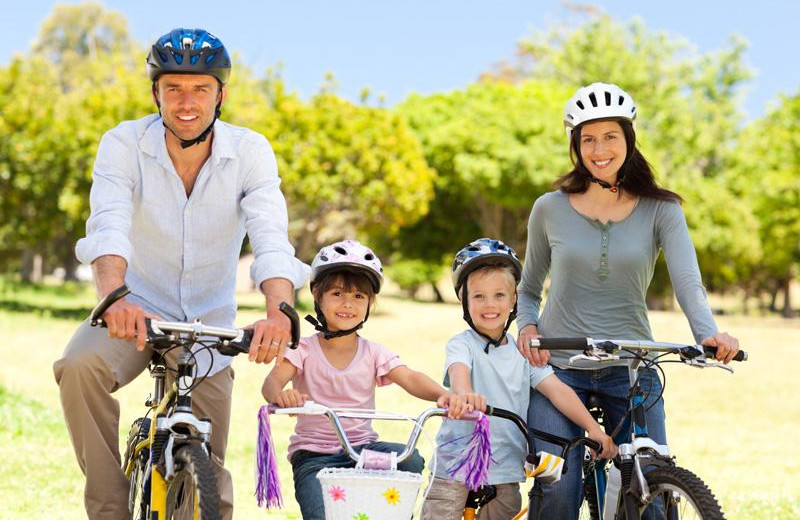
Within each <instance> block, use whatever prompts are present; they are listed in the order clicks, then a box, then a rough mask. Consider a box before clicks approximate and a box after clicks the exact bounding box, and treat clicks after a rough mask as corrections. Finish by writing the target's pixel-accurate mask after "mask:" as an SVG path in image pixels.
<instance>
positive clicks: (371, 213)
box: [250, 74, 434, 260]
mask: <svg viewBox="0 0 800 520" xmlns="http://www.w3.org/2000/svg"><path fill="white" fill-rule="evenodd" d="M250 92H251V94H254V93H253V92H252V91H250ZM256 100H258V102H259V103H260V104H261V106H262V107H264V108H262V109H261V111H259V112H257V116H254V117H253V119H252V120H251V124H252V127H253V128H254V129H256V130H258V131H260V132H262V133H263V134H264V135H266V136H267V137H268V138H269V139H270V141H271V143H272V145H273V147H274V149H275V154H276V156H277V158H278V165H279V171H280V173H281V177H282V179H283V184H282V187H283V192H284V194H285V195H286V198H287V201H288V205H289V214H290V216H291V219H292V224H291V226H290V235H291V238H292V240H293V243H294V244H295V246H296V248H297V250H298V255H299V257H300V258H304V259H306V260H310V259H311V258H312V257H313V256H314V254H315V253H316V251H317V250H318V249H319V247H321V246H322V245H323V244H325V243H328V242H331V241H333V240H336V239H340V238H342V237H346V236H363V237H365V238H366V239H367V240H368V241H369V242H370V243H371V244H374V243H375V242H376V241H377V240H379V239H382V238H383V237H390V236H393V235H395V234H396V233H397V231H398V229H399V228H400V227H401V226H409V225H411V224H413V223H414V222H416V221H417V220H418V219H419V218H420V217H422V215H424V214H425V212H427V210H428V203H429V201H430V199H431V198H432V195H433V180H434V172H433V171H432V170H431V169H430V168H429V167H428V166H427V164H426V163H425V159H424V157H423V155H422V152H421V149H420V145H419V142H418V141H417V139H416V137H415V135H414V134H413V133H412V131H411V129H410V128H409V127H408V125H407V124H406V123H405V121H404V120H403V118H401V117H400V116H398V115H397V114H395V113H393V112H390V111H388V110H385V109H381V108H372V107H368V106H358V105H354V104H352V103H349V102H348V101H345V100H344V99H342V98H341V97H339V96H338V95H336V94H335V93H334V92H333V91H332V90H331V89H327V88H324V89H322V90H321V91H320V92H319V93H318V94H316V95H315V96H314V97H313V98H312V99H311V100H310V101H309V102H303V101H302V100H300V99H299V97H298V96H297V95H296V93H292V92H287V91H286V88H285V85H284V83H283V80H282V79H281V78H280V76H279V75H277V74H268V75H267V77H266V78H265V79H264V80H263V81H262V82H261V85H260V95H259V97H254V98H253V99H251V102H256Z"/></svg>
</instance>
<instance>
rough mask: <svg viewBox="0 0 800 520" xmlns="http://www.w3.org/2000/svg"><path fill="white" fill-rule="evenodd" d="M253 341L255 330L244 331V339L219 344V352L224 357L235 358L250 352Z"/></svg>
mask: <svg viewBox="0 0 800 520" xmlns="http://www.w3.org/2000/svg"><path fill="white" fill-rule="evenodd" d="M251 341H253V329H244V330H243V331H242V339H241V340H239V341H229V342H221V343H219V344H217V352H219V353H220V354H222V355H223V356H235V355H237V354H247V353H248V352H250V342H251Z"/></svg>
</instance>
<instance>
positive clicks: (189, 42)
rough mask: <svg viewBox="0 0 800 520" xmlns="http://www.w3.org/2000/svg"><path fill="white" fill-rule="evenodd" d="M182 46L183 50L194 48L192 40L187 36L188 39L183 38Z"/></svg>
mask: <svg viewBox="0 0 800 520" xmlns="http://www.w3.org/2000/svg"><path fill="white" fill-rule="evenodd" d="M181 44H183V48H184V49H191V48H192V39H191V38H190V37H188V36H186V37H184V38H183V41H181Z"/></svg>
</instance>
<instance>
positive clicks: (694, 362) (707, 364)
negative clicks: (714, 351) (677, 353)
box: [683, 358, 734, 374]
mask: <svg viewBox="0 0 800 520" xmlns="http://www.w3.org/2000/svg"><path fill="white" fill-rule="evenodd" d="M683 363H684V364H685V365H689V366H690V367H695V368H721V369H723V370H727V371H728V372H730V373H731V374H733V372H734V370H733V367H730V366H728V365H726V364H725V363H720V362H719V361H708V360H706V359H704V358H695V359H687V360H684V362H683Z"/></svg>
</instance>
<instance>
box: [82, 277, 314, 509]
mask: <svg viewBox="0 0 800 520" xmlns="http://www.w3.org/2000/svg"><path fill="white" fill-rule="evenodd" d="M129 292H130V291H129V290H128V288H127V287H125V286H122V287H119V288H117V289H116V290H114V291H113V292H111V293H110V294H109V295H108V296H106V297H105V298H104V299H103V300H102V301H101V302H100V303H98V304H97V307H95V308H94V310H92V314H91V318H90V320H91V324H92V325H93V326H104V324H103V322H102V319H101V316H102V315H103V313H105V311H106V310H107V309H108V308H109V307H110V306H111V305H112V304H113V303H114V302H116V301H117V300H119V299H120V298H122V297H124V296H125V295H126V294H128V293H129ZM281 311H282V312H284V313H285V314H286V315H287V316H289V318H290V319H291V320H292V343H290V346H293V345H297V341H298V338H299V321H298V318H297V313H296V312H295V310H294V309H293V308H292V307H290V306H289V305H287V304H285V303H282V304H281ZM146 322H147V346H148V347H149V348H152V349H153V352H154V353H153V358H152V360H151V361H150V365H149V367H148V368H149V371H150V375H151V376H152V377H153V382H154V386H153V393H152V394H151V395H150V396H149V397H148V398H147V400H146V401H145V406H147V407H148V408H149V410H148V412H147V413H146V414H145V416H144V417H140V418H139V419H136V420H135V421H134V422H133V425H132V426H131V429H130V433H129V434H128V439H127V443H126V450H125V456H124V458H123V459H122V468H123V470H124V471H125V475H126V476H127V477H128V478H129V479H130V493H129V498H128V508H129V510H130V513H131V518H132V519H133V520H156V519H157V520H170V519H173V518H177V517H179V516H180V517H188V518H192V519H194V520H218V519H219V518H220V515H219V492H218V491H217V485H216V479H215V478H214V473H213V469H212V466H211V460H210V455H209V454H210V445H209V442H210V440H211V422H210V421H209V420H208V419H203V418H198V417H197V416H195V415H194V414H193V413H192V390H193V389H194V388H196V387H197V385H199V384H201V383H202V380H203V378H204V376H202V375H201V376H197V374H195V359H194V354H193V353H192V347H194V346H195V345H202V346H203V348H207V349H210V351H211V350H216V351H217V352H218V353H220V354H222V355H224V356H235V355H237V354H240V353H247V352H248V351H249V349H250V340H251V339H252V335H253V331H252V330H241V329H226V328H221V327H212V326H208V325H203V324H202V323H200V321H196V322H193V323H184V322H168V321H156V320H150V319H149V318H148V319H147V320H146ZM173 349H179V351H180V353H179V355H178V360H177V372H176V374H175V377H174V380H173V382H172V383H171V384H170V385H169V388H168V387H167V384H166V382H167V370H168V368H167V363H166V359H165V356H166V354H167V352H169V351H171V350H173ZM212 357H213V356H212ZM169 370H171V369H169ZM170 379H171V380H172V379H173V378H170Z"/></svg>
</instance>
